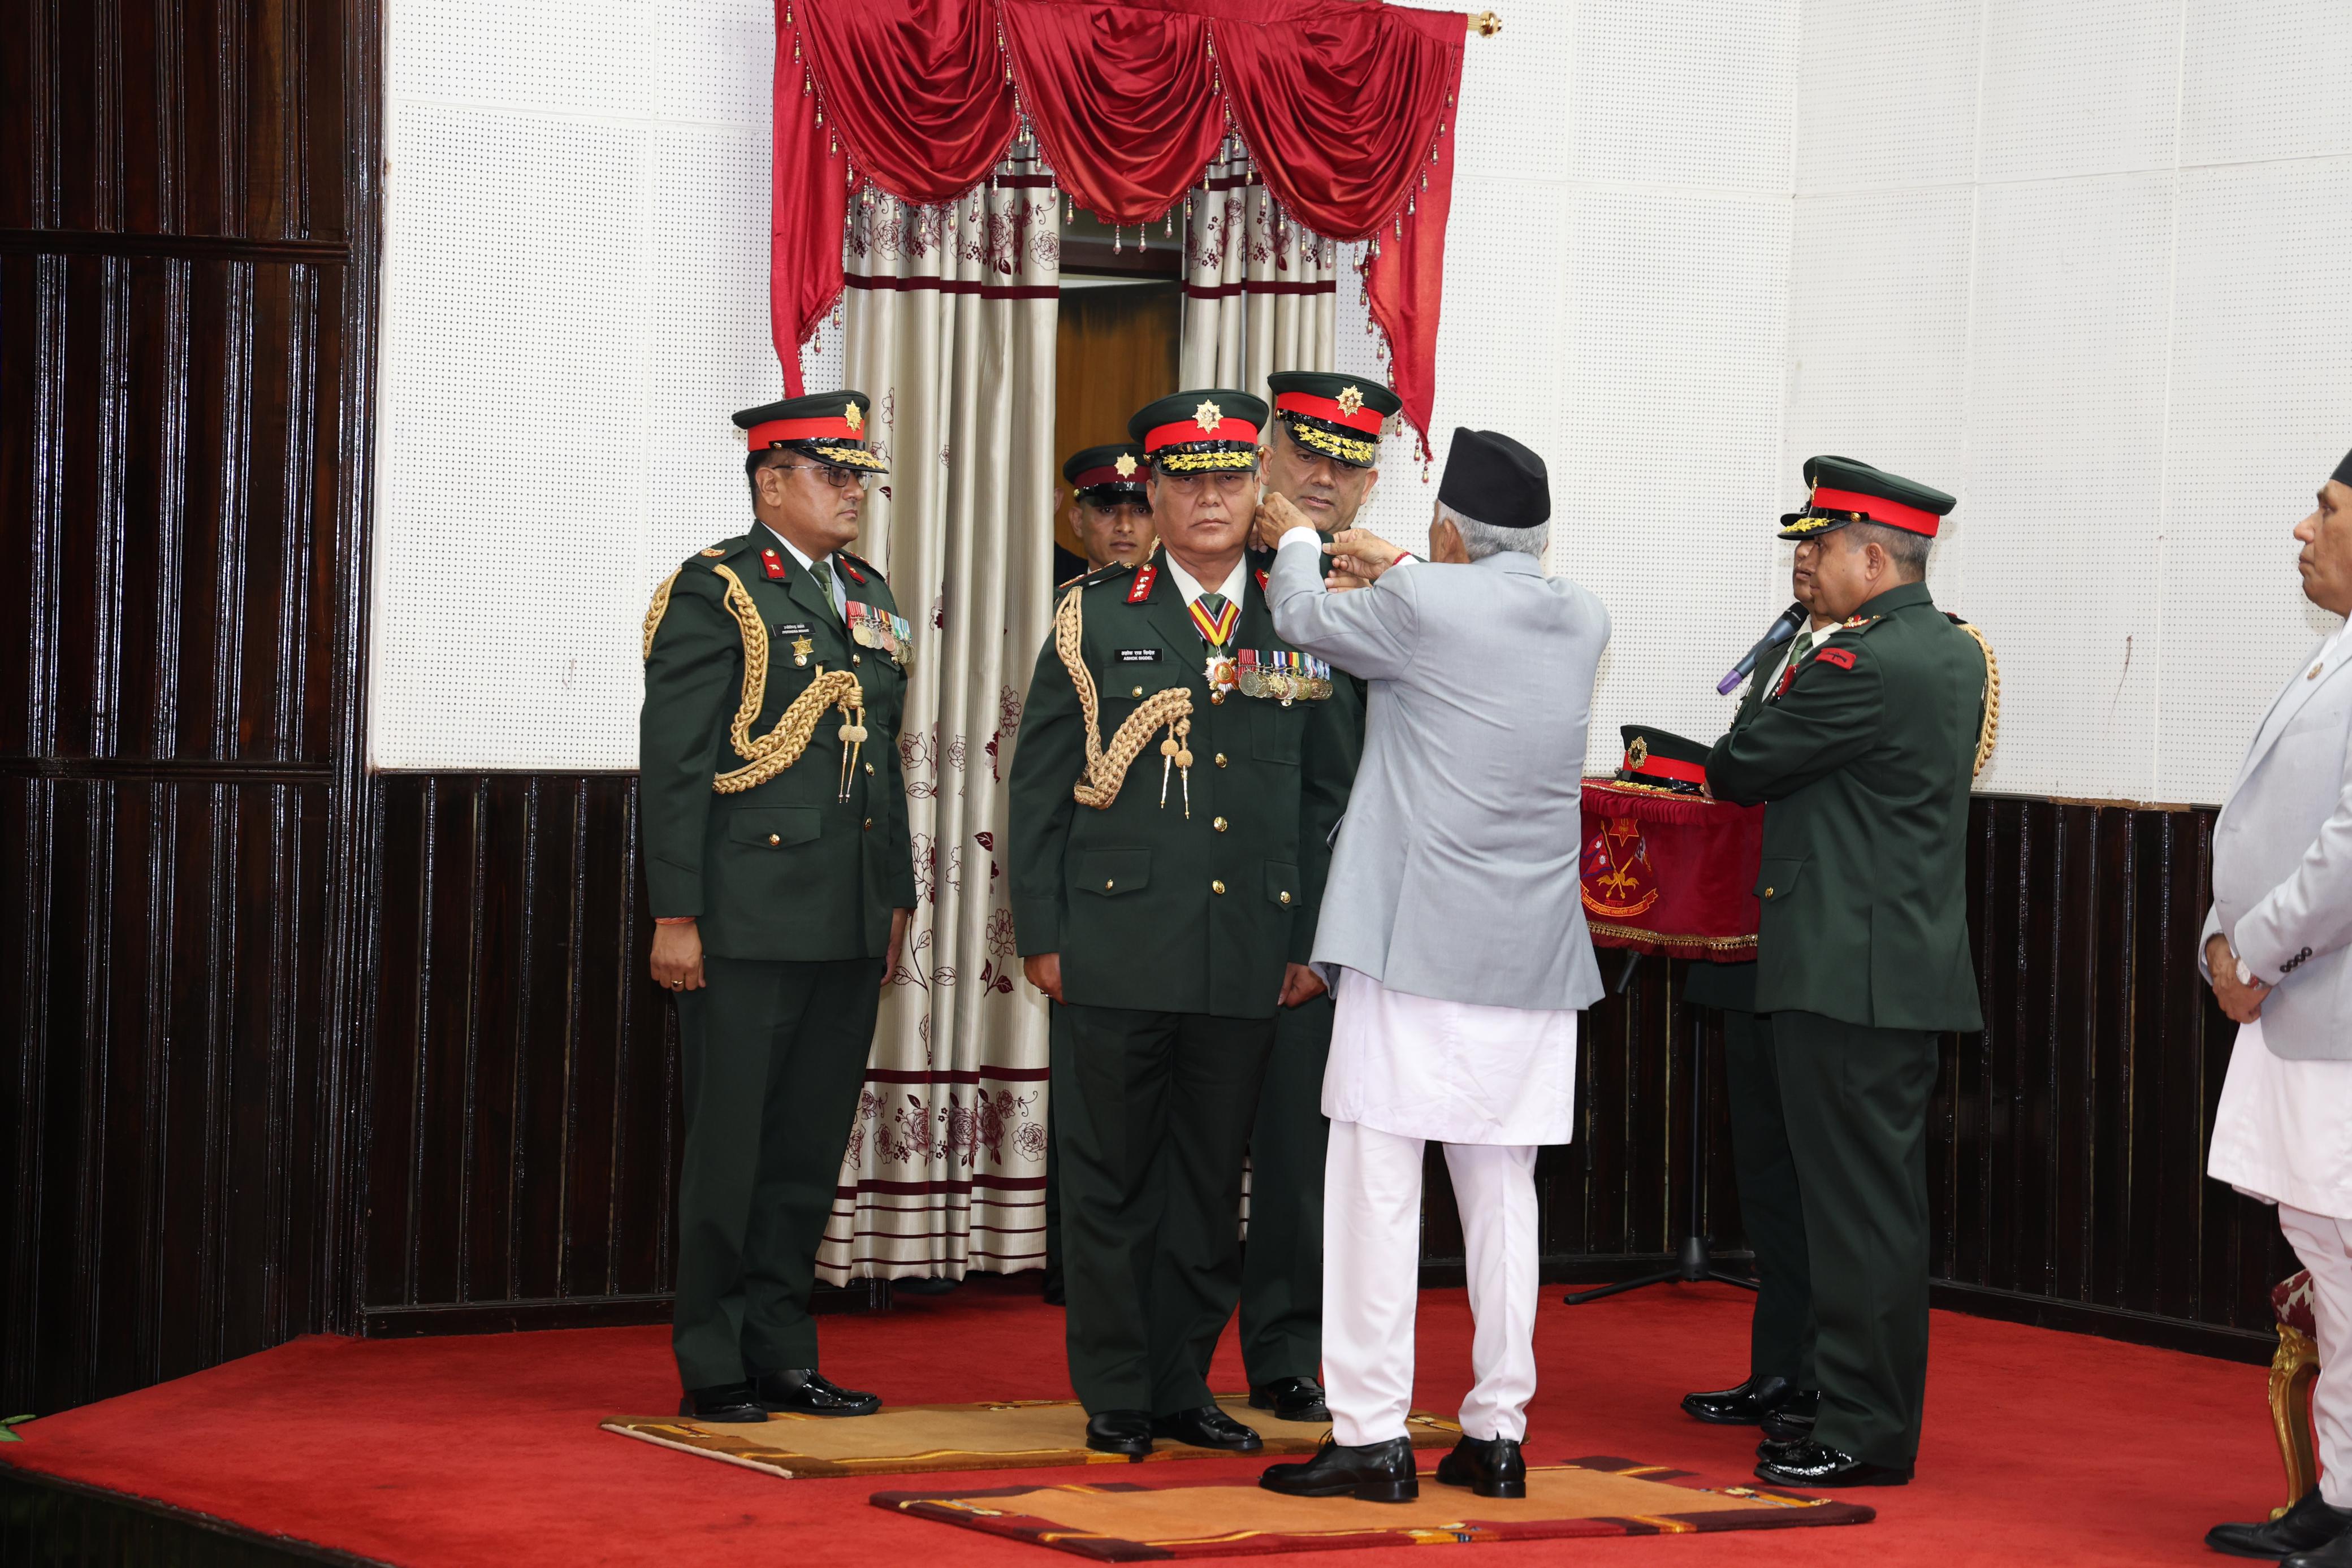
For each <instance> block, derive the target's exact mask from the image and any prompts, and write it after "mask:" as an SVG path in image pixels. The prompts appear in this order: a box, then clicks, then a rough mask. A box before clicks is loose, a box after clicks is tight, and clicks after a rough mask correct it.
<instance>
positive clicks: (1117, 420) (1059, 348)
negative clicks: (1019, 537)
mask: <svg viewBox="0 0 2352 1568" xmlns="http://www.w3.org/2000/svg"><path fill="white" fill-rule="evenodd" d="M1181 311H1182V295H1181V292H1180V289H1179V287H1178V285H1176V284H1175V283H1173V282H1162V281H1155V282H1150V283H1131V284H1129V283H1122V284H1118V285H1111V286H1103V287H1087V286H1083V285H1082V286H1080V287H1070V285H1069V284H1067V283H1065V284H1064V286H1063V288H1062V301H1061V312H1060V318H1059V324H1058V327H1057V329H1056V338H1055V355H1054V361H1055V362H1054V375H1055V389H1056V395H1055V405H1054V453H1055V463H1056V464H1057V465H1058V464H1059V463H1060V462H1061V461H1062V460H1063V459H1064V458H1066V457H1068V456H1069V455H1070V454H1071V453H1073V452H1076V451H1077V450H1078V449H1079V448H1080V447H1082V446H1094V445H1098V444H1101V443H1103V442H1107V441H1124V440H1126V439H1127V420H1128V416H1129V414H1131V413H1134V412H1135V411H1136V410H1137V409H1139V408H1141V407H1142V406H1143V405H1144V404H1145V403H1147V402H1150V401H1151V400H1152V399H1153V398H1156V397H1165V396H1167V395H1168V394H1169V393H1170V392H1176V391H1179V390H1181V389H1180V388H1178V386H1177V385H1176V366H1177V357H1176V351H1177V347H1178V341H1179V333H1180V332H1181ZM1065 494H1066V492H1064V491H1061V490H1056V491H1055V508H1054V542H1055V543H1056V544H1058V545H1059V546H1061V548H1062V549H1066V550H1067V551H1069V552H1070V553H1071V554H1072V555H1073V556H1076V557H1077V558H1078V559H1080V561H1081V562H1083V560H1084V559H1085V558H1084V552H1083V551H1081V550H1079V549H1078V541H1077V540H1076V539H1075V538H1071V537H1070V532H1069V529H1068V527H1067V526H1066V524H1065V523H1064V522H1063V520H1062V516H1061V510H1062V508H1061V498H1062V497H1063V496H1064V495H1065ZM1055 580H1057V581H1058V580H1060V579H1059V578H1058V577H1057V578H1056V579H1055Z"/></svg>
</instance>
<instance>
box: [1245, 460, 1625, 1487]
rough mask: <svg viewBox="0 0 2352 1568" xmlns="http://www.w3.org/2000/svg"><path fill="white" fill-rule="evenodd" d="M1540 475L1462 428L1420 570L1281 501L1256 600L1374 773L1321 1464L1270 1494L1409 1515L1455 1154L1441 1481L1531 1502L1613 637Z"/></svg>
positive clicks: (1587, 990)
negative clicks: (1424, 1349)
mask: <svg viewBox="0 0 2352 1568" xmlns="http://www.w3.org/2000/svg"><path fill="white" fill-rule="evenodd" d="M1550 517H1551V497H1550V490H1549V481H1548V478H1547V476H1546V474H1545V471H1544V465H1543V460H1542V459H1541V458H1540V457H1538V456H1537V455H1535V454H1534V453H1533V452H1530V451H1528V448H1526V447H1525V446H1522V445H1521V444H1518V443H1517V442H1516V441H1513V440H1512V439H1511V438H1510V437H1508V436H1506V435H1497V434H1493V433H1491V432H1487V431H1473V430H1457V431H1455V432H1454V445H1453V450H1452V452H1451V453H1450V454H1449V455H1448V456H1447V459H1446V465H1445V477H1444V482H1443V484H1441V485H1440V486H1439V488H1438V493H1437V509H1436V518H1435V521H1434V522H1433V525H1432V527H1431V529H1430V559H1428V560H1427V561H1421V560H1414V559H1411V558H1409V557H1406V556H1404V555H1403V554H1402V552H1401V551H1398V550H1397V549H1394V548H1393V547H1391V546H1388V545H1384V544H1382V543H1381V541H1379V540H1377V539H1373V538H1370V536H1369V535H1363V534H1360V533H1353V532H1351V533H1348V534H1342V535H1341V536H1339V540H1338V541H1337V548H1338V549H1339V552H1340V558H1339V559H1340V570H1342V571H1345V572H1349V573H1352V574H1353V575H1354V576H1355V577H1357V578H1359V579H1361V580H1365V581H1367V582H1368V583H1369V586H1365V587H1362V588H1360V589H1357V590H1355V591H1348V592H1333V591H1329V586H1330V585H1328V584H1327V583H1326V582H1324V581H1323V580H1322V578H1321V575H1320V570H1319V562H1320V553H1319V550H1318V541H1317V539H1316V536H1315V532H1314V529H1313V528H1312V526H1311V525H1310V524H1308V523H1307V520H1306V519H1305V518H1304V517H1301V516H1300V515H1299V514H1298V513H1297V510H1296V508H1294V507H1291V506H1290V505H1289V504H1288V503H1287V501H1286V500H1285V499H1284V498H1283V497H1279V496H1273V497H1268V498H1267V500H1266V501H1265V505H1264V506H1263V507H1261V509H1260V511H1259V516H1258V528H1259V538H1260V542H1262V543H1276V544H1278V549H1277V553H1276V558H1275V564H1274V568H1273V571H1272V574H1271V578H1270V580H1269V584H1268V588H1267V592H1266V598H1267V601H1268V602H1269V604H1270V605H1271V607H1272V609H1273V612H1274V623H1275V627H1276V630H1277V631H1278V632H1281V634H1282V635H1283V637H1284V638H1285V639H1286V641H1288V642H1289V643H1292V644H1293V645H1294V646H1296V647H1297V648H1299V649H1300V650H1302V651H1304V652H1306V653H1310V654H1312V655H1314V656H1315V657H1317V658H1320V659H1326V660H1328V661H1329V662H1330V663H1331V664H1332V665H1333V666H1335V667H1336V668H1338V669H1340V670H1343V671H1346V672H1348V673H1349V674H1355V675H1360V676H1362V677H1363V678H1364V679H1366V680H1367V681H1369V682H1370V706H1369V708H1368V711H1367V719H1366V729H1365V737H1364V754H1363V760H1362V763H1361V764H1360V767H1359V768H1358V770H1357V774H1356V784H1355V789H1354V790H1353V791H1352V793H1351V794H1350V796H1349V809H1348V814H1347V816H1346V818H1345V819H1344V821H1343V822H1342V824H1341V827H1340V829H1339V837H1338V841H1337V842H1336V844H1335V845H1334V848H1333V852H1332V862H1331V873H1330V880H1329V882H1328V884H1327V887H1326V891H1325V894H1324V899H1323V904H1322V911H1323V913H1322V916H1321V920H1320V923H1319V924H1318V926H1317V930H1316V938H1315V947H1314V964H1315V967H1316V968H1317V969H1318V971H1319V972H1320V973H1321V974H1323V975H1324V977H1326V978H1327V979H1328V980H1329V981H1330V982H1331V983H1332V988H1333V990H1334V991H1335V993H1336V994H1337V997H1338V1004H1337V1009H1336V1011H1335V1013H1334V1016H1333V1020H1332V1031H1331V1055H1330V1062H1329V1065H1328V1068H1327V1070H1326V1071H1325V1074H1324V1080H1323V1111H1324V1113H1325V1114H1326V1115H1328V1117H1330V1119H1331V1137H1330V1148H1329V1153H1328V1156H1327V1164H1326V1166H1325V1176H1324V1218H1323V1238H1324V1247H1323V1260H1324V1261H1323V1301H1324V1317H1323V1366H1324V1375H1325V1379H1326V1386H1327V1389H1328V1405H1329V1406H1330V1412H1331V1425H1332V1440H1331V1442H1330V1443H1329V1444H1328V1445H1327V1446H1326V1447H1325V1448H1324V1449H1323V1450H1322V1452H1321V1453H1319V1454H1318V1455H1317V1456H1316V1458H1314V1459H1313V1460H1311V1461H1309V1462H1307V1463H1305V1464H1297V1465H1276V1466H1275V1467H1274V1468H1273V1469H1269V1470H1268V1471H1267V1472H1266V1473H1265V1479H1264V1483H1263V1484H1264V1485H1265V1486H1266V1487H1267V1488H1268V1489H1270V1490H1275V1491H1281V1492H1288V1493H1291V1494H1294V1495H1298V1496H1309V1497H1326V1496H1337V1495H1342V1494H1349V1495H1353V1496H1355V1497H1358V1498H1361V1499H1365V1500H1372V1501H1390V1502H1402V1501H1404V1500H1408V1499H1410V1498H1412V1497H1414V1496H1416V1495H1418V1491H1419V1482H1418V1478H1417V1476H1416V1474H1415V1468H1414V1464H1413V1456H1412V1443H1411V1441H1410V1440H1409V1438H1408V1437H1406V1433H1405V1425H1404V1422H1405V1416H1406V1413H1407V1410H1408V1407H1409V1406H1410V1403H1411V1398H1412V1360H1413V1354H1412V1353H1413V1341H1412V1333H1413V1307H1414V1303H1415V1298H1416V1292H1417V1289H1418V1286H1419V1275H1420V1246H1419V1238H1420V1224H1421V1168H1422V1152H1423V1145H1424V1144H1425V1142H1426V1141H1427V1140H1429V1139H1436V1140H1438V1141H1440V1142H1442V1143H1444V1145H1445V1157H1446V1166H1447V1168H1448V1170H1449V1172H1450V1173H1451V1175H1452V1176H1453V1178H1454V1197H1455V1202H1456V1204H1457V1206H1458V1207H1459V1208H1460V1211H1461V1216H1462V1229H1463V1237H1464V1243H1465V1251H1466V1253H1467V1263H1468V1270H1469V1285H1470V1306H1471V1311H1472V1312H1473V1313H1475V1316H1476V1318H1477V1333H1476V1336H1475V1340H1474V1341H1473V1343H1472V1346H1471V1362H1472V1365H1473V1370H1474V1371H1475V1375H1476V1378H1477V1382H1476V1385H1475V1387H1474V1388H1473V1389H1472V1390H1471V1392H1470V1395H1469V1396H1468V1398H1467V1399H1465V1401H1464V1402H1463V1406H1462V1429H1463V1434H1464V1436H1463V1437H1462V1440H1461V1442H1460V1443H1459V1444H1457V1445H1456V1447H1455V1448H1454V1452H1453V1453H1451V1454H1449V1455H1448V1456H1447V1457H1446V1458H1445V1460H1444V1462H1443V1463H1442V1464H1441V1465H1440V1466H1439V1467H1438V1471H1437V1479H1439V1480H1441V1481H1444V1482H1446V1483H1448V1484H1452V1485H1459V1486H1467V1487H1470V1488H1472V1489H1474V1490H1475V1491H1476V1492H1477V1493H1478V1494H1479V1495H1480V1496H1482V1497H1523V1496H1525V1495H1526V1492H1527V1480H1526V1475H1527V1469H1526V1465H1525V1463H1524V1461H1523V1460H1522V1459H1521V1458H1520V1454H1519V1444H1520V1439H1521V1438H1522V1437H1524V1436H1525V1435H1526V1431H1527V1403H1528V1398H1529V1396H1532V1395H1533V1394H1534V1392H1535V1351H1534V1343H1533V1335H1534V1329H1535V1310H1536V1297H1537V1274H1536V1265H1537V1238H1536V1196H1535V1156H1536V1148H1537V1146H1538V1145H1543V1144H1564V1143H1566V1142H1568V1141H1569V1139H1570V1135H1571V1134H1572V1133H1573V1131H1574V1126H1575V1105H1574V1099H1575V1082H1576V1024H1577V1017H1576V1015H1577V1010H1578V1009H1580V1008H1583V1007H1585V1006H1586V1005H1588V1004H1589V1003H1591V1001H1592V1000H1594V999H1595V998H1598V997H1599V996H1600V995H1601V976H1600V970H1599V968H1598V967H1596V965H1595V964H1594V962H1593V956H1592V943H1591V938H1590V937H1589V936H1587V935H1586V933H1585V928H1584V908H1583V903H1582V900H1581V897H1580V885H1581V884H1580V880H1579V876H1578V860H1577V857H1578V852H1579V850H1580V842H1581V839H1582V817H1581V793H1582V790H1581V782H1580V781H1581V779H1582V777H1583V772H1584V737H1585V726H1586V721H1587V719H1588V717H1589V716H1590V710H1591V696H1592V675H1593V669H1594V666H1595V665H1596V664H1598V663H1599V662H1600V659H1601V649H1602V648H1603V647H1604V646H1606V645H1607V643H1608V641H1609V613H1608V612H1607V611H1606V610H1604V609H1603V608H1601V601H1600V600H1598V599H1597V598H1595V597H1594V596H1593V595H1592V593H1591V591H1588V590H1586V589H1584V588H1581V587H1579V586H1578V585H1577V584H1575V583H1573V582H1570V581H1569V580H1566V579H1564V578H1550V579H1547V578H1546V577H1545V576H1544V570H1543V555H1544V552H1545V550H1546V549H1547V548H1548V547H1549V540H1550Z"/></svg>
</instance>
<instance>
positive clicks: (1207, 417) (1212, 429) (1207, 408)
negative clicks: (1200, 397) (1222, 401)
mask: <svg viewBox="0 0 2352 1568" xmlns="http://www.w3.org/2000/svg"><path fill="white" fill-rule="evenodd" d="M1192 423H1195V424H1197V425H1199V426H1200V427H1201V429H1202V431H1203V432H1205V433H1206V434H1210V435H1214V434H1217V426H1219V425H1221V424H1223V423H1225V411H1224V410H1223V409H1221V408H1219V407H1218V406H1217V405H1216V403H1215V402H1213V401H1203V402H1202V404H1201V406H1200V407H1198V408H1196V409H1194V410H1193V411H1192Z"/></svg>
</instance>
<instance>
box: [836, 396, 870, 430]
mask: <svg viewBox="0 0 2352 1568" xmlns="http://www.w3.org/2000/svg"><path fill="white" fill-rule="evenodd" d="M841 417H842V418H843V419H845V420H846V421H848V422H849V428H850V429H852V430H856V431H863V430H864V429H865V428H866V415H865V413H863V412H861V411H860V410H859V408H858V406H857V405H856V403H854V402H853V403H851V404H850V405H849V406H848V407H847V408H845V409H844V410H842V411H841Z"/></svg>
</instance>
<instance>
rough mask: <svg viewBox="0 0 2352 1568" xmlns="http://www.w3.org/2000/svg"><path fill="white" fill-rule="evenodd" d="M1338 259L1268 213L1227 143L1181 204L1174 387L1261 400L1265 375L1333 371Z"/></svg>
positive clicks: (1334, 251) (1329, 247)
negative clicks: (1179, 331)
mask: <svg viewBox="0 0 2352 1568" xmlns="http://www.w3.org/2000/svg"><path fill="white" fill-rule="evenodd" d="M1338 319H1339V246H1337V245H1335V244H1334V243H1333V242H1331V241H1330V240H1328V239H1325V238H1323V237H1322V236H1320V235H1315V234H1310V233H1308V232H1307V229H1305V228H1304V227H1302V226H1301V225H1299V223H1298V220H1297V219H1296V218H1294V217H1291V216H1290V215H1288V214H1285V213H1284V212H1282V211H1281V209H1280V208H1278V207H1276V204H1275V201H1274V197H1273V196H1272V194H1271V193H1268V192H1267V190H1266V188H1265V182H1264V181H1262V180H1261V179H1259V178H1258V174H1257V171H1256V169H1255V167H1253V166H1252V164H1251V162H1250V159H1249V155H1248V154H1247V153H1246V152H1243V151H1242V149H1241V146H1240V144H1239V143H1238V142H1234V141H1228V142H1227V143H1226V144H1225V147H1224V149H1223V153H1222V155H1221V156H1220V157H1219V158H1218V160H1217V162H1213V163H1211V164H1210V165H1209V168H1208V172H1207V174H1206V176H1205V177H1204V178H1203V179H1202V183H1201V184H1200V185H1198V186H1196V187H1194V189H1193V190H1192V192H1191V193H1190V194H1189V195H1188V196H1187V197H1186V208H1185V214H1184V343H1183V350H1182V357H1181V365H1182V369H1181V371H1180V372H1179V379H1180V380H1181V382H1182V383H1183V384H1184V385H1185V386H1188V387H1237V388H1239V389H1240V390H1242V391H1243V392H1250V393H1253V394H1255V395H1256V396H1258V397H1264V396H1265V395H1266V392H1265V378H1266V375H1267V373H1268V372H1269V371H1328V370H1332V369H1335V368H1337V365H1338V362H1339V340H1338V336H1337V329H1338Z"/></svg>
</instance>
